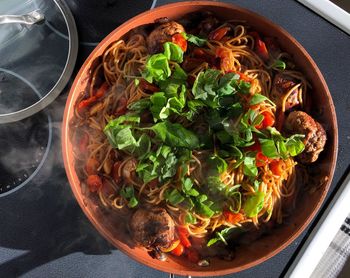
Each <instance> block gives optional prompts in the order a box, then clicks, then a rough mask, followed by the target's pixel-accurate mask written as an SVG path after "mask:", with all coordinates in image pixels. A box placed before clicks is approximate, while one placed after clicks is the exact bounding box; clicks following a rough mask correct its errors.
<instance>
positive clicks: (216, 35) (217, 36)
mask: <svg viewBox="0 0 350 278" xmlns="http://www.w3.org/2000/svg"><path fill="white" fill-rule="evenodd" d="M230 30H231V28H230V27H229V26H224V27H221V28H219V29H216V30H214V31H212V32H211V33H210V34H209V36H208V38H209V40H214V41H221V39H222V38H223V37H224V36H225V35H226V34H227V33H228V31H230Z"/></svg>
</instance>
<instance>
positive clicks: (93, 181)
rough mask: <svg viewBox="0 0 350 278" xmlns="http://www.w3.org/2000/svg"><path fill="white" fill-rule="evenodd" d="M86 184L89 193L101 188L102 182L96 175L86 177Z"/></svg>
mask: <svg viewBox="0 0 350 278" xmlns="http://www.w3.org/2000/svg"><path fill="white" fill-rule="evenodd" d="M86 183H87V185H88V187H89V189H90V191H91V192H96V191H97V190H99V189H100V188H101V186H102V180H101V178H100V177H99V176H98V175H90V176H88V178H87V180H86Z"/></svg>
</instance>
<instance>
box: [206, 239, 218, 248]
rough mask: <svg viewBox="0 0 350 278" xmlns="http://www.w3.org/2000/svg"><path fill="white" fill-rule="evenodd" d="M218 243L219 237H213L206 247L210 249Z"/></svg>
mask: <svg viewBox="0 0 350 278" xmlns="http://www.w3.org/2000/svg"><path fill="white" fill-rule="evenodd" d="M218 241H221V239H220V238H219V237H214V238H212V239H210V240H209V241H208V243H207V246H208V247H210V246H212V245H213V244H215V243H217V242H218Z"/></svg>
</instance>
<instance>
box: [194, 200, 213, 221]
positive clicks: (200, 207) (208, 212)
mask: <svg viewBox="0 0 350 278" xmlns="http://www.w3.org/2000/svg"><path fill="white" fill-rule="evenodd" d="M195 207H196V212H197V213H198V214H200V215H203V216H206V217H208V218H210V217H212V216H213V215H214V213H215V212H214V211H213V210H212V209H211V208H210V207H209V206H208V205H206V204H204V203H199V202H197V203H196V204H195Z"/></svg>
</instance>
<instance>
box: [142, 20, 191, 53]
mask: <svg viewBox="0 0 350 278" xmlns="http://www.w3.org/2000/svg"><path fill="white" fill-rule="evenodd" d="M182 32H185V29H184V27H183V26H182V25H181V24H179V23H177V22H175V21H170V22H166V23H163V24H161V25H159V26H157V27H156V28H155V29H154V30H153V31H152V32H151V33H150V34H149V36H148V38H147V45H148V51H149V52H150V53H152V54H153V53H157V52H161V51H162V50H163V44H164V43H165V42H167V41H171V37H172V36H173V35H175V34H178V33H182Z"/></svg>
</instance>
